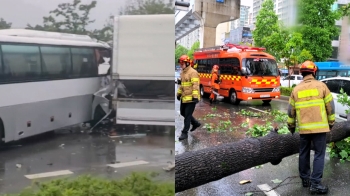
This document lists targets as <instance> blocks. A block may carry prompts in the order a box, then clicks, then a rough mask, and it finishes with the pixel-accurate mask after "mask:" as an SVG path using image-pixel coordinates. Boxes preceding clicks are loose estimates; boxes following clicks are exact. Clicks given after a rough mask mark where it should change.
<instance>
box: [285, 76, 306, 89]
mask: <svg viewBox="0 0 350 196" xmlns="http://www.w3.org/2000/svg"><path fill="white" fill-rule="evenodd" d="M289 80H290V87H292V86H293V84H295V85H298V84H299V83H300V82H301V81H303V76H302V75H290V76H287V77H284V78H283V79H281V86H282V87H288V85H289Z"/></svg>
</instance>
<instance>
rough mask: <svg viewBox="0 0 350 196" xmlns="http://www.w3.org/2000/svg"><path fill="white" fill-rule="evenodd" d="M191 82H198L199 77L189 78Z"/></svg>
mask: <svg viewBox="0 0 350 196" xmlns="http://www.w3.org/2000/svg"><path fill="white" fill-rule="evenodd" d="M191 82H199V78H191Z"/></svg>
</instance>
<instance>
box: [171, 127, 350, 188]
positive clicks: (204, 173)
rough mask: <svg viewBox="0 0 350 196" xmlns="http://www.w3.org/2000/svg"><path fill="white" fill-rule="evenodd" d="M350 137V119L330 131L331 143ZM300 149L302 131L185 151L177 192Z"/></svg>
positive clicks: (275, 161)
mask: <svg viewBox="0 0 350 196" xmlns="http://www.w3.org/2000/svg"><path fill="white" fill-rule="evenodd" d="M349 136H350V121H349V120H348V121H346V122H340V123H336V124H335V125H334V127H333V128H332V130H331V131H330V132H329V133H327V143H330V142H336V141H340V140H342V139H344V138H347V137H349ZM298 152H299V134H298V133H296V134H294V135H292V134H286V135H281V134H278V133H277V132H276V131H271V133H269V134H268V135H267V136H265V137H261V138H247V139H245V140H242V141H239V142H234V143H229V144H224V145H221V146H216V147H211V148H206V149H202V150H198V151H193V152H185V153H183V154H180V155H176V156H175V192H181V191H184V190H187V189H191V188H194V187H197V186H200V185H203V184H206V183H209V182H212V181H216V180H220V179H221V178H224V177H226V176H229V175H232V174H235V173H237V172H240V171H243V170H246V169H249V168H252V167H254V166H258V165H262V164H265V163H269V162H270V163H271V164H273V165H278V164H279V163H280V162H281V161H282V159H283V158H285V157H287V156H290V155H293V154H296V153H298Z"/></svg>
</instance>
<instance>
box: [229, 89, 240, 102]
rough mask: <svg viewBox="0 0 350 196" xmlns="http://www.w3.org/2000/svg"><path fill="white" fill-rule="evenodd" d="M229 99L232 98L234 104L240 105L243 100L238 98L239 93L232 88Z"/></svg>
mask: <svg viewBox="0 0 350 196" xmlns="http://www.w3.org/2000/svg"><path fill="white" fill-rule="evenodd" d="M229 100H230V103H232V104H233V105H238V104H239V103H240V102H241V100H239V99H238V98H237V93H236V91H235V90H234V89H231V91H230V97H229Z"/></svg>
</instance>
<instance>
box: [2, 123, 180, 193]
mask: <svg viewBox="0 0 350 196" xmlns="http://www.w3.org/2000/svg"><path fill="white" fill-rule="evenodd" d="M168 128H169V127H168ZM101 129H102V128H101ZM104 129H106V128H104ZM106 132H108V131H106V130H103V131H102V130H101V132H98V133H95V134H87V133H86V132H85V131H83V130H82V129H81V128H79V127H76V128H71V129H67V130H60V131H57V132H56V133H49V134H45V135H40V136H39V137H35V138H31V139H30V140H26V141H21V142H19V143H16V144H10V145H7V146H5V147H4V148H3V149H1V150H0V194H3V193H17V192H19V191H20V190H22V189H23V188H24V187H26V186H29V185H31V184H32V180H29V179H28V178H27V177H25V175H30V174H40V175H41V176H38V175H36V176H32V177H33V178H35V179H34V180H36V181H45V180H50V179H57V178H61V177H76V176H78V175H80V174H92V175H97V176H101V177H107V178H113V179H116V178H121V177H124V176H126V175H129V174H130V173H131V172H132V171H142V172H144V171H150V172H156V173H158V174H159V175H158V176H157V178H156V179H159V180H164V181H174V171H171V172H166V171H165V170H164V169H163V168H164V167H167V166H168V165H169V163H168V162H172V163H173V162H174V153H173V152H174V129H173V128H171V127H170V128H169V129H167V130H164V128H159V127H158V128H154V127H137V128H136V130H135V127H133V128H130V127H126V128H125V129H124V131H122V132H123V133H122V132H120V131H119V130H118V133H119V134H120V136H121V137H118V138H109V137H108V136H107V135H106V134H105V133H106ZM126 132H127V133H137V134H138V135H136V136H135V137H122V135H123V134H126ZM110 164H111V165H110ZM121 164H124V165H121ZM109 165H110V166H109ZM116 167H117V168H116ZM47 172H53V173H49V174H48V173H47ZM60 173H61V174H62V173H66V174H69V175H66V176H58V175H59V174H60ZM49 175H52V176H55V177H47V176H49ZM41 177H43V178H41Z"/></svg>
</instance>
